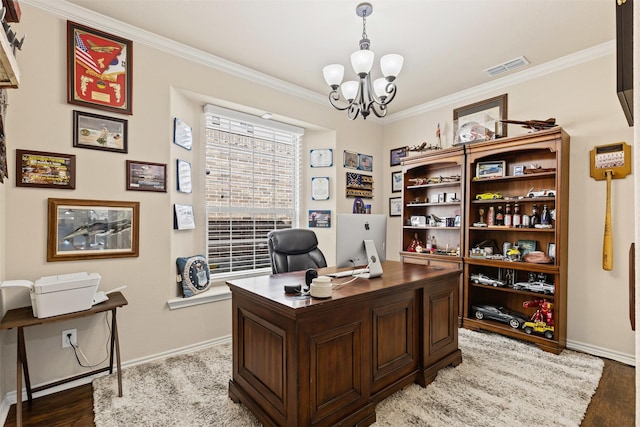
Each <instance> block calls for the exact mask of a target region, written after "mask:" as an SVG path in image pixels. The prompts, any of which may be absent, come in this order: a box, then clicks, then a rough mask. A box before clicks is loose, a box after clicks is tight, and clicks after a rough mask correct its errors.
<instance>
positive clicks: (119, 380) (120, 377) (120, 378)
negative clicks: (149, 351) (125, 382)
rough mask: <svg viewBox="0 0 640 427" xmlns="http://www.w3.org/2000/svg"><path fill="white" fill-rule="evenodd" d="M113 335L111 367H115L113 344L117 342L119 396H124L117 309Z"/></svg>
mask: <svg viewBox="0 0 640 427" xmlns="http://www.w3.org/2000/svg"><path fill="white" fill-rule="evenodd" d="M111 319H112V323H113V324H112V326H111V327H112V335H111V339H112V340H113V341H112V342H111V361H112V362H111V367H112V369H113V346H114V344H115V350H116V369H118V397H122V367H121V366H120V339H119V338H118V322H117V321H116V309H115V308H114V309H113V314H112V318H111Z"/></svg>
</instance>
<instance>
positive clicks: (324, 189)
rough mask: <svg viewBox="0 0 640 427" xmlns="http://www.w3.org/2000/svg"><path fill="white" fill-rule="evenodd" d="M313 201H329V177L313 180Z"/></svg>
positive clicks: (313, 178) (316, 177)
mask: <svg viewBox="0 0 640 427" xmlns="http://www.w3.org/2000/svg"><path fill="white" fill-rule="evenodd" d="M311 200H329V177H328V176H314V177H312V178H311Z"/></svg>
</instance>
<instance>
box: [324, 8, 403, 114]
mask: <svg viewBox="0 0 640 427" xmlns="http://www.w3.org/2000/svg"><path fill="white" fill-rule="evenodd" d="M372 12H373V6H371V4H370V3H360V4H359V5H358V6H357V7H356V14H357V15H358V16H361V17H362V39H361V40H360V50H357V51H355V52H353V53H352V54H351V66H352V67H353V70H354V71H355V72H356V74H357V75H358V81H356V80H349V81H346V82H344V83H342V79H343V77H344V66H342V65H340V64H331V65H327V66H326V67H324V68H323V70H322V73H323V74H324V79H325V80H326V81H327V84H328V85H329V86H331V92H330V93H329V102H330V103H331V105H333V106H334V107H335V108H336V109H338V110H341V111H342V110H347V115H348V117H349V118H350V119H351V120H355V119H356V118H357V117H358V114H361V115H362V118H363V119H365V120H366V118H367V116H368V115H369V114H370V113H371V112H372V111H373V113H374V114H375V115H376V116H378V117H384V116H386V115H387V105H388V104H389V103H390V102H391V101H392V100H393V98H394V97H395V96H396V84H395V83H394V81H395V79H396V77H397V76H398V73H400V70H401V69H402V63H403V62H404V58H403V57H402V56H401V55H398V54H395V53H392V54H389V55H384V56H383V57H382V58H381V59H380V69H381V71H382V74H383V75H384V77H380V78H378V79H376V80H374V81H373V85H372V84H371V67H372V66H373V60H374V54H373V52H372V51H370V50H369V45H370V43H371V41H370V40H369V39H368V38H367V16H369V15H371V13H372ZM338 89H340V92H342V96H340V92H339V91H338Z"/></svg>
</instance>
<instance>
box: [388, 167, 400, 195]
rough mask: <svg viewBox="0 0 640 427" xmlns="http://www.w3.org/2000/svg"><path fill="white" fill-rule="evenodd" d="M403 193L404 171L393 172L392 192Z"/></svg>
mask: <svg viewBox="0 0 640 427" xmlns="http://www.w3.org/2000/svg"><path fill="white" fill-rule="evenodd" d="M401 191H402V171H398V172H391V192H392V193H399V192H401Z"/></svg>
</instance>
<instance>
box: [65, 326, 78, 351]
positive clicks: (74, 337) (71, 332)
mask: <svg viewBox="0 0 640 427" xmlns="http://www.w3.org/2000/svg"><path fill="white" fill-rule="evenodd" d="M71 344H73V345H78V333H77V331H76V330H75V329H67V330H66V331H62V348H67V347H71Z"/></svg>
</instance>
